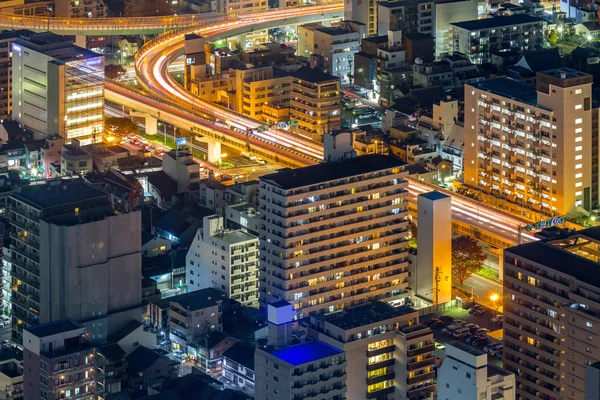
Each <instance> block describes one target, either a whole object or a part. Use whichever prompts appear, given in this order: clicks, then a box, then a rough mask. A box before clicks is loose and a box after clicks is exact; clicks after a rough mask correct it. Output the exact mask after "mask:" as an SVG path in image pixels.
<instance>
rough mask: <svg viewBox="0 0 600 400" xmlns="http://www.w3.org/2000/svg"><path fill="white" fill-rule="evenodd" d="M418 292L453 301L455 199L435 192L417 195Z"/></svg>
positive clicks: (436, 301)
mask: <svg viewBox="0 0 600 400" xmlns="http://www.w3.org/2000/svg"><path fill="white" fill-rule="evenodd" d="M417 210H418V217H417V221H418V226H419V229H418V231H417V236H418V238H417V243H419V246H418V253H417V268H415V269H414V271H411V278H412V279H413V280H414V282H415V285H414V289H415V294H416V295H417V296H419V297H421V298H424V299H427V300H428V301H430V302H431V303H433V304H436V305H438V304H444V303H446V302H448V301H450V300H452V198H451V197H450V196H448V195H445V194H443V193H440V192H437V191H433V192H429V193H423V194H420V195H419V196H418V197H417Z"/></svg>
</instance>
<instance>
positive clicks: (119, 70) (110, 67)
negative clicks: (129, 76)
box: [104, 64, 127, 79]
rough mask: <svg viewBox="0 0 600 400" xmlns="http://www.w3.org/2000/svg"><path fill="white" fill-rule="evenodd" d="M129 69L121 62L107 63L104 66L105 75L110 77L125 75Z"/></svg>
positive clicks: (115, 77)
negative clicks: (120, 63)
mask: <svg viewBox="0 0 600 400" xmlns="http://www.w3.org/2000/svg"><path fill="white" fill-rule="evenodd" d="M126 72H127V70H126V69H125V68H123V66H121V65H119V64H106V65H105V66H104V76H105V77H106V78H108V79H117V78H119V77H121V76H122V75H125V73H126Z"/></svg>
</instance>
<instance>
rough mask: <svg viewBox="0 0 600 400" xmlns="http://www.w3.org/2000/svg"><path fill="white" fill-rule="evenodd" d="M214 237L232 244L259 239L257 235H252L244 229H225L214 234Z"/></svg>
mask: <svg viewBox="0 0 600 400" xmlns="http://www.w3.org/2000/svg"><path fill="white" fill-rule="evenodd" d="M214 238H216V239H219V240H221V241H222V242H224V243H226V244H230V245H235V244H238V243H243V242H249V241H251V240H258V238H257V237H256V236H253V235H250V234H249V233H246V232H244V231H240V230H237V231H225V232H224V233H219V234H217V235H215V236H214Z"/></svg>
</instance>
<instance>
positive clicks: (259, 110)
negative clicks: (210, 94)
mask: <svg viewBox="0 0 600 400" xmlns="http://www.w3.org/2000/svg"><path fill="white" fill-rule="evenodd" d="M234 73H235V90H233V91H232V92H233V93H231V92H230V93H229V94H227V96H231V100H232V103H233V101H235V103H234V104H235V105H236V107H237V108H238V109H239V110H240V112H241V113H242V114H244V115H247V116H249V117H251V118H254V119H258V120H262V121H265V122H269V115H268V113H265V111H266V109H268V108H269V107H281V108H283V109H285V111H286V112H287V115H288V117H289V106H290V86H291V80H292V79H291V77H290V75H289V74H288V73H286V72H284V71H282V70H280V69H278V68H274V67H273V66H265V67H258V68H254V67H252V68H243V69H242V68H240V69H236V70H235V72H234ZM227 101H229V97H227ZM230 105H231V104H230ZM263 114H265V115H263ZM287 119H288V118H286V120H287ZM274 120H278V119H277V118H273V117H272V116H271V119H270V122H271V123H272V122H278V121H274Z"/></svg>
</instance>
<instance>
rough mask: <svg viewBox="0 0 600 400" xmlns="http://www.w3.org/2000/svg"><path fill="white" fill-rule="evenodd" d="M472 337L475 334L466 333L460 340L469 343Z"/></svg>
mask: <svg viewBox="0 0 600 400" xmlns="http://www.w3.org/2000/svg"><path fill="white" fill-rule="evenodd" d="M472 337H473V335H471V334H470V333H465V334H464V335H463V336H461V337H460V340H462V341H463V342H465V343H469V341H470V340H471V338H472Z"/></svg>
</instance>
